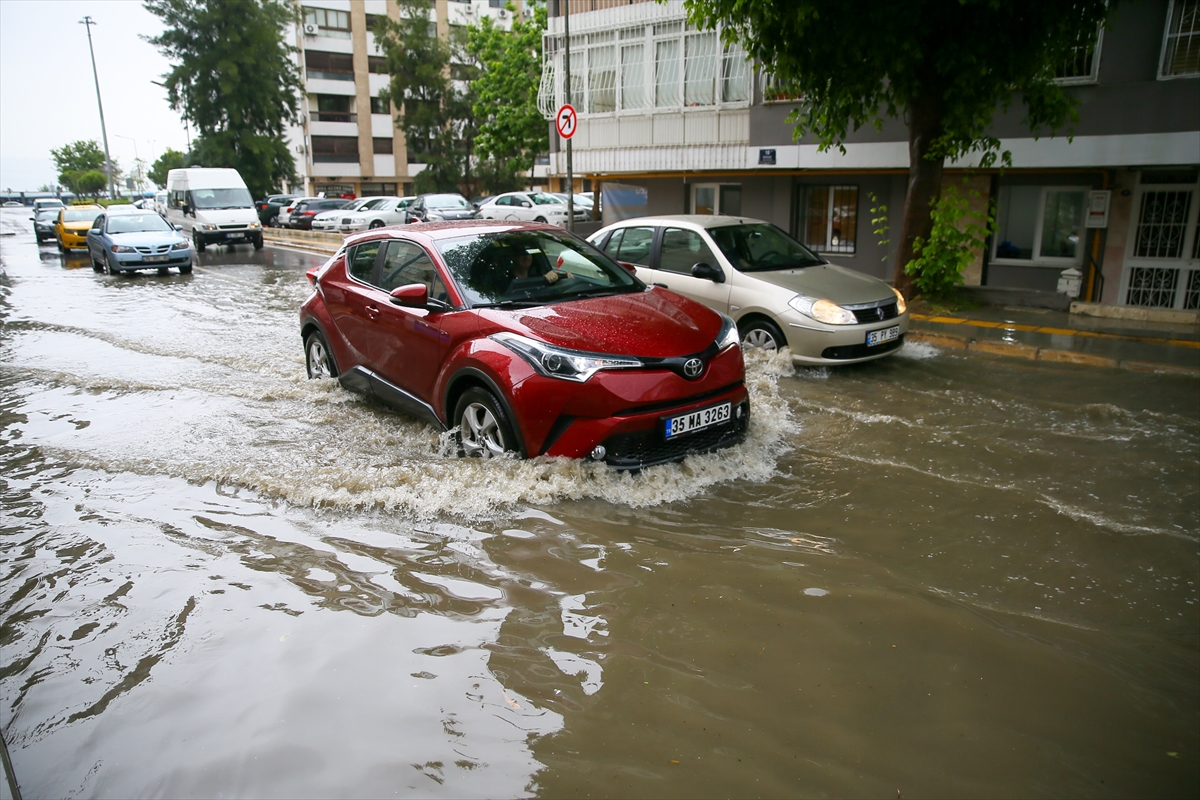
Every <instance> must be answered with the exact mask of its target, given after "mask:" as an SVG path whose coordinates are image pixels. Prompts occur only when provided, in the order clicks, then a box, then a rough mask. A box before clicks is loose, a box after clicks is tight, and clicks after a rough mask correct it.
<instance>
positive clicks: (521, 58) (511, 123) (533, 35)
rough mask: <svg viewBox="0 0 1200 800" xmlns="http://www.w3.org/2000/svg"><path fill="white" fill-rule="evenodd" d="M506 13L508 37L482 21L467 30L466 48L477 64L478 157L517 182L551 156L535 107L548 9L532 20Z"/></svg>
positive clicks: (488, 20) (486, 20) (539, 10)
mask: <svg viewBox="0 0 1200 800" xmlns="http://www.w3.org/2000/svg"><path fill="white" fill-rule="evenodd" d="M508 9H509V12H510V13H511V14H512V18H513V24H512V30H511V31H506V30H503V29H502V28H498V27H496V26H495V25H494V24H493V23H492V19H491V17H484V18H483V19H482V20H481V22H480V24H479V25H478V26H472V27H471V28H470V29H469V30H468V47H469V50H470V52H471V55H472V56H473V57H474V58H475V59H476V60H477V61H478V63H479V64H480V73H479V77H477V78H476V79H475V81H474V84H473V89H474V92H475V104H474V109H473V110H474V112H475V119H476V121H477V122H478V125H479V134H478V135H477V136H476V137H475V149H476V152H477V153H478V154H479V156H480V157H481V158H492V159H495V160H496V161H497V162H499V163H502V164H504V165H505V166H506V167H507V168H508V169H509V170H510V171H511V172H512V173H513V175H514V177H515V176H516V174H517V173H523V172H528V171H529V170H530V169H532V168H533V164H534V161H535V159H536V158H537V157H538V156H539V155H541V154H543V153H546V152H549V150H550V134H549V126H548V125H547V124H546V119H545V117H543V116H542V114H541V112H540V111H538V105H537V93H538V84H539V82H540V81H541V77H542V34H543V33H544V32H545V30H546V8H545V6H542V5H538V6H535V7H534V16H533V18H532V19H530V20H526V19H524V18H522V16H521V15H518V14H517V13H516V8H515V7H514V6H513V4H512V3H511V2H510V3H509V4H508ZM513 188H516V187H515V186H514V187H513Z"/></svg>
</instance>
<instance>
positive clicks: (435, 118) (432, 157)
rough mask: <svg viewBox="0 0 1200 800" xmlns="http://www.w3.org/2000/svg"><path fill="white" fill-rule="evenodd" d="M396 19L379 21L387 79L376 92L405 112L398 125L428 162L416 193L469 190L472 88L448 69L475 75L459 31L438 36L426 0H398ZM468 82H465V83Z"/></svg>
mask: <svg viewBox="0 0 1200 800" xmlns="http://www.w3.org/2000/svg"><path fill="white" fill-rule="evenodd" d="M397 4H398V5H399V7H400V20H399V21H398V22H397V21H394V20H391V19H381V20H380V21H379V23H378V24H377V27H376V31H375V41H376V42H378V43H379V45H380V49H381V50H382V52H383V54H384V58H385V59H386V61H387V71H388V72H389V73H390V74H391V82H390V83H389V84H388V86H387V88H386V89H384V90H383V91H381V92H380V94H379V96H380V98H381V99H383V100H384V101H385V102H387V101H390V102H391V104H392V105H394V106H395V107H396V108H399V109H402V111H403V114H401V115H400V117H399V119H398V120H397V123H396V124H397V126H398V127H399V128H400V129H401V130H402V131H404V137H405V139H406V140H407V142H408V150H409V152H410V153H413V154H414V155H416V156H418V157H419V158H420V159H421V161H423V162H424V163H425V164H426V167H425V169H424V170H422V171H421V172H420V173H419V174H418V175H417V177H416V179H415V181H414V183H415V187H416V191H417V192H418V193H421V192H454V191H463V192H466V193H470V191H471V189H472V188H473V185H474V183H475V178H474V175H473V171H472V166H473V165H472V156H473V155H474V140H475V133H476V126H475V119H474V115H473V114H472V106H473V97H472V94H471V91H470V89H469V88H468V89H465V90H464V89H462V88H460V86H459V85H458V84H460V83H463V82H465V81H452V80H451V73H452V71H453V72H454V73H457V74H458V75H459V76H461V77H463V78H470V77H472V76H473V72H474V70H473V69H472V67H473V66H474V65H473V64H472V63H471V59H470V56H469V54H468V53H467V52H466V50H465V47H464V45H465V44H466V42H465V41H463V40H462V39H461V38H460V36H459V35H458V34H457V32H456V33H455V34H454V35H453V36H452V38H451V40H450V42H449V43H447V42H443V41H442V40H441V39H439V38H438V35H437V29H436V28H435V26H434V24H433V23H431V22H430V21H429V10H430V9H431V8H433V3H432V2H431V1H430V0H397ZM468 86H469V83H468Z"/></svg>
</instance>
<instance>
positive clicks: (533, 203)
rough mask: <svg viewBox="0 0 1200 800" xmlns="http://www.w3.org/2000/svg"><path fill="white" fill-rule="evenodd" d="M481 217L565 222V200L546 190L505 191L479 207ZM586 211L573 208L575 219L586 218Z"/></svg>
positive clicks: (555, 222) (560, 223)
mask: <svg viewBox="0 0 1200 800" xmlns="http://www.w3.org/2000/svg"><path fill="white" fill-rule="evenodd" d="M479 216H480V217H481V218H482V219H512V220H522V221H524V222H550V223H553V224H555V225H559V226H565V225H566V224H567V201H566V200H563V199H562V198H561V197H558V196H556V195H552V194H548V193H546V192H506V193H504V194H502V195H498V196H496V197H494V198H492V199H491V200H490V201H489V202H487V203H485V204H484V205H481V206H480V207H479ZM587 217H588V212H587V211H585V210H584V209H581V208H576V209H575V219H577V220H584V219H587Z"/></svg>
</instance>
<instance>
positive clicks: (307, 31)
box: [304, 22, 317, 36]
mask: <svg viewBox="0 0 1200 800" xmlns="http://www.w3.org/2000/svg"><path fill="white" fill-rule="evenodd" d="M304 35H305V36H316V35H317V26H316V23H313V22H306V23H304Z"/></svg>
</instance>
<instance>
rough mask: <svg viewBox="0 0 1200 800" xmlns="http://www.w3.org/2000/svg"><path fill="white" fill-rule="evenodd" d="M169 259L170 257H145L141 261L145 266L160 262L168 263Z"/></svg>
mask: <svg viewBox="0 0 1200 800" xmlns="http://www.w3.org/2000/svg"><path fill="white" fill-rule="evenodd" d="M170 258H171V257H170V256H146V257H145V258H143V259H142V261H145V262H146V263H147V264H157V263H158V262H160V261H169V260H170Z"/></svg>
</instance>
